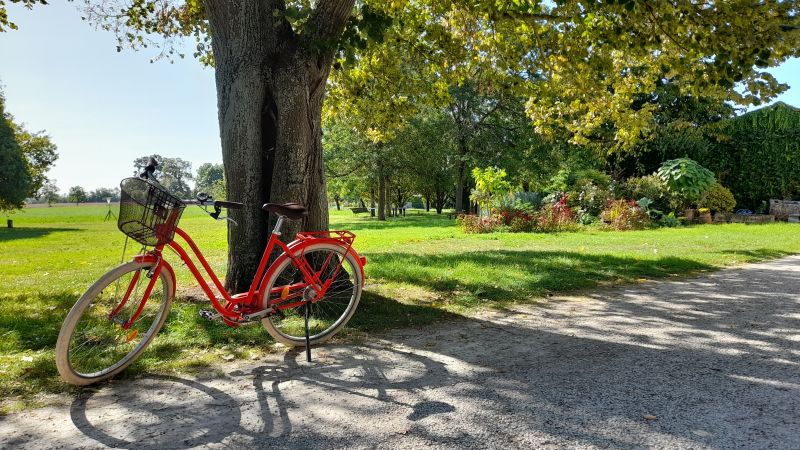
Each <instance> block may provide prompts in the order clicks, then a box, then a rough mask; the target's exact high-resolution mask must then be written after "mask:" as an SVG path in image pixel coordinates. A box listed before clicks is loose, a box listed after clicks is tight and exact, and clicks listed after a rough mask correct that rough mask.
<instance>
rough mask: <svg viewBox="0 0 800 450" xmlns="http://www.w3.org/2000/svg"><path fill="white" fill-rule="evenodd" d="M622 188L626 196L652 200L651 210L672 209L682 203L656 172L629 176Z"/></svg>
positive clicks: (664, 210)
mask: <svg viewBox="0 0 800 450" xmlns="http://www.w3.org/2000/svg"><path fill="white" fill-rule="evenodd" d="M621 190H622V195H623V196H624V197H625V198H632V199H637V200H639V199H642V198H648V199H650V200H652V203H651V204H650V205H649V206H648V208H649V209H651V210H658V211H662V212H666V211H671V210H674V209H676V208H677V207H678V206H679V205H678V204H679V203H680V199H679V198H678V195H677V194H675V193H673V192H670V190H669V189H667V185H666V184H665V183H664V182H663V181H662V180H661V178H660V177H659V176H658V175H657V174H655V173H654V174H651V175H647V176H644V177H635V178H628V179H627V180H626V181H625V182H624V183H623V184H622V189H621Z"/></svg>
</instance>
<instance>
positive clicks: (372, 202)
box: [369, 188, 375, 217]
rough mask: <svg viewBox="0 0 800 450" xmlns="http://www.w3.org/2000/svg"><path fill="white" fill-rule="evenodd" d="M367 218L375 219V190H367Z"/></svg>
mask: <svg viewBox="0 0 800 450" xmlns="http://www.w3.org/2000/svg"><path fill="white" fill-rule="evenodd" d="M369 216H370V217H375V188H372V189H370V190H369Z"/></svg>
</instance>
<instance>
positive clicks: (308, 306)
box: [306, 300, 311, 362]
mask: <svg viewBox="0 0 800 450" xmlns="http://www.w3.org/2000/svg"><path fill="white" fill-rule="evenodd" d="M310 311H311V301H309V300H306V361H308V362H311V339H310V338H309V336H308V334H309V333H308V316H309V314H310Z"/></svg>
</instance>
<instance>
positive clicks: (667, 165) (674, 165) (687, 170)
mask: <svg viewBox="0 0 800 450" xmlns="http://www.w3.org/2000/svg"><path fill="white" fill-rule="evenodd" d="M658 177H659V178H661V181H663V182H664V184H666V185H667V189H669V190H670V191H671V192H675V193H677V194H679V195H680V196H681V197H683V198H684V199H686V201H687V202H688V203H695V202H697V201H698V200H700V197H702V195H703V193H705V191H707V190H708V188H710V187H711V185H712V184H714V182H715V181H716V180H715V178H714V173H713V172H711V171H710V170H708V169H706V168H705V167H703V166H701V165H700V164H698V163H697V161H695V160H693V159H689V158H677V159H671V160H669V161H664V162H663V163H662V164H661V167H659V168H658Z"/></svg>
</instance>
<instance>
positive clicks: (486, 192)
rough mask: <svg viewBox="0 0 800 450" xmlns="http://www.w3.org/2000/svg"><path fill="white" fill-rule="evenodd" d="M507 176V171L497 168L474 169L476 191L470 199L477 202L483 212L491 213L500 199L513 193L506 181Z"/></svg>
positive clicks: (474, 190)
mask: <svg viewBox="0 0 800 450" xmlns="http://www.w3.org/2000/svg"><path fill="white" fill-rule="evenodd" d="M506 176H507V173H506V171H505V170H503V169H499V168H497V167H487V168H485V169H481V168H480V167H476V168H474V169H472V178H473V179H475V189H473V191H472V195H470V199H471V200H472V201H474V202H476V203H477V204H478V205H479V206H480V207H481V209H482V210H483V211H485V212H486V213H489V212H490V211H491V209H492V207H493V206H494V205H495V203H496V202H497V201H498V199H500V198H502V197H503V196H505V195H507V194H508V193H509V192H510V191H511V183H510V182H508V180H506Z"/></svg>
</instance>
